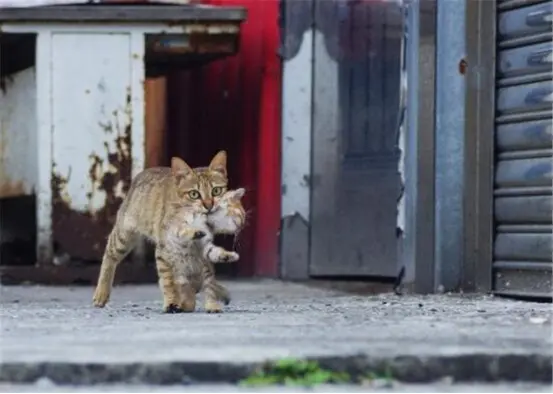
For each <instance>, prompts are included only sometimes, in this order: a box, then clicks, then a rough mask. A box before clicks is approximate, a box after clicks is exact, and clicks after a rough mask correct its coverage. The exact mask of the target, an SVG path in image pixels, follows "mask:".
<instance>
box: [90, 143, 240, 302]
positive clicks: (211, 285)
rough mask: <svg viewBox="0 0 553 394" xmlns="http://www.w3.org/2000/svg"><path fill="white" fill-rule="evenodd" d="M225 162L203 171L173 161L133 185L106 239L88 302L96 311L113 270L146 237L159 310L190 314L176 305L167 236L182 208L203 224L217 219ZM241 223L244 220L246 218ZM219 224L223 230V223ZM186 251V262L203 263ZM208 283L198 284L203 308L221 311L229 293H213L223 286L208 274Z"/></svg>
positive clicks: (219, 158) (222, 157) (220, 158)
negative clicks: (202, 293)
mask: <svg viewBox="0 0 553 394" xmlns="http://www.w3.org/2000/svg"><path fill="white" fill-rule="evenodd" d="M226 161H227V156H226V152H224V151H220V152H219V153H217V154H216V155H215V157H214V158H213V159H212V160H211V163H210V165H209V166H208V167H201V168H195V169H192V168H191V167H190V166H188V165H187V164H186V163H185V162H184V161H183V160H182V159H179V158H176V157H174V158H173V159H172V161H171V167H170V168H169V167H155V168H149V169H146V170H144V171H142V172H141V173H140V174H138V175H137V176H136V177H135V178H134V179H133V181H132V182H131V186H130V188H129V191H128V193H127V195H126V197H125V199H124V200H123V203H122V204H121V207H120V208H119V211H118V213H117V219H116V223H115V225H114V228H113V230H112V232H111V234H110V235H109V238H108V242H107V246H106V250H105V252H104V257H103V259H102V265H101V269H100V275H99V278H98V284H97V287H96V291H95V293H94V297H93V302H94V305H95V306H97V307H103V306H105V304H106V303H107V302H108V301H109V297H110V293H111V289H112V286H113V279H114V276H115V271H116V268H117V265H118V264H119V263H120V262H121V261H122V260H123V258H124V257H125V256H126V255H127V254H128V253H129V252H130V251H131V250H132V249H133V247H134V246H135V245H136V242H137V241H138V240H139V239H140V238H141V237H146V238H147V239H149V240H151V241H153V242H154V243H155V245H156V248H155V258H156V268H157V272H158V277H159V285H160V288H161V291H162V293H163V308H164V310H165V311H166V312H176V311H180V310H185V311H186V310H191V308H190V307H191V303H184V302H183V301H182V300H181V297H180V291H179V289H178V288H177V285H178V284H177V283H176V281H175V276H174V270H173V264H172V261H173V260H172V258H173V257H172V253H171V252H172V251H171V248H169V247H167V239H168V237H167V236H168V230H169V228H170V227H171V226H170V224H171V219H172V218H174V217H175V215H176V214H178V213H179V212H182V209H183V207H185V208H186V209H190V210H191V211H192V212H195V213H204V214H207V217H208V224H209V223H210V217H211V215H212V214H214V215H220V213H217V212H218V209H217V203H218V202H219V200H220V199H221V197H222V196H223V195H224V194H225V192H226V190H227V184H228V180H227V171H226ZM240 208H241V205H240ZM242 211H243V208H242ZM233 212H234V211H233ZM240 217H243V218H244V219H245V215H240ZM236 223H238V224H239V225H240V226H243V225H244V221H243V220H242V221H240V220H237V222H236ZM215 224H216V223H215ZM223 224H225V225H226V224H228V222H224V223H223ZM212 230H213V232H215V233H217V232H219V230H218V228H217V227H213V228H212ZM228 230H229V229H228V228H226V227H224V228H222V230H221V232H228ZM190 250H191V251H195V252H194V253H191V254H190V256H189V258H190V259H201V260H202V261H203V262H206V260H204V259H203V258H202V256H201V255H200V254H199V253H198V251H197V249H196V248H191V249H190ZM204 265H205V266H206V267H207V268H202V270H204V271H205V272H206V273H209V272H211V273H213V271H214V270H213V266H212V265H211V263H208V264H204ZM202 267H203V265H202ZM211 277H212V278H213V279H212V280H204V281H203V289H204V290H205V293H206V305H205V307H206V310H207V311H208V312H217V311H219V310H220V307H219V305H218V303H217V300H218V299H220V300H223V301H224V300H225V295H226V298H228V292H226V290H224V291H217V289H219V290H220V288H222V286H221V285H219V284H218V283H217V282H216V281H215V278H214V276H213V274H212V275H211ZM196 288H198V287H197V286H196ZM223 289H224V288H223ZM190 293H191V291H190ZM189 295H190V297H188V298H189V299H192V298H191V294H189Z"/></svg>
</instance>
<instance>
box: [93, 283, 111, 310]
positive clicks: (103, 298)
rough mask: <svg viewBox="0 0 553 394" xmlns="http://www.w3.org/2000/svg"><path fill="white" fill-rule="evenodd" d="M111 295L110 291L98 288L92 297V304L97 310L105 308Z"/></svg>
mask: <svg viewBox="0 0 553 394" xmlns="http://www.w3.org/2000/svg"><path fill="white" fill-rule="evenodd" d="M109 295H110V291H109V290H105V289H101V288H96V291H95V292H94V296H93V297H92V304H93V305H94V306H95V307H96V308H103V307H104V306H106V304H107V303H108V301H109Z"/></svg>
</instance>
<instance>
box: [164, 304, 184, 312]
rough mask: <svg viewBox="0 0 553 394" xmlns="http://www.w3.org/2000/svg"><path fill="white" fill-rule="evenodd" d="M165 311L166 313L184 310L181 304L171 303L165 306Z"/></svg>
mask: <svg viewBox="0 0 553 394" xmlns="http://www.w3.org/2000/svg"><path fill="white" fill-rule="evenodd" d="M163 312H165V313H183V312H184V310H182V309H181V308H180V307H179V306H177V305H175V304H169V305H168V306H166V307H165V308H163Z"/></svg>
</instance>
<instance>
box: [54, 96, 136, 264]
mask: <svg viewBox="0 0 553 394" xmlns="http://www.w3.org/2000/svg"><path fill="white" fill-rule="evenodd" d="M127 100H128V104H129V105H130V96H129V97H128V98H127ZM103 131H104V132H105V133H106V134H110V135H111V134H113V138H114V143H115V147H116V149H115V151H110V150H109V146H108V144H107V143H106V144H105V147H106V157H105V158H103V157H100V156H99V155H98V154H95V153H92V154H90V156H89V157H90V160H91V165H90V168H89V171H88V179H89V181H90V184H91V186H92V187H91V189H90V191H88V192H87V193H86V197H87V199H88V200H89V202H90V204H89V206H90V207H92V209H89V210H87V211H80V210H77V209H74V207H72V205H71V200H70V199H69V197H68V195H67V193H66V186H67V183H68V180H67V179H66V178H64V177H63V176H62V175H60V174H58V173H57V172H56V171H55V170H54V169H53V171H52V207H53V233H54V242H55V243H56V242H57V243H58V244H60V246H61V248H62V249H63V251H64V252H65V253H68V254H69V255H71V256H78V257H80V258H83V259H90V260H95V259H99V258H101V257H102V253H103V250H104V248H105V241H106V239H107V235H108V234H109V232H110V231H111V229H112V227H113V225H114V224H115V218H116V215H117V210H118V209H119V206H120V205H121V202H122V201H123V198H124V196H125V194H126V193H127V191H128V190H129V186H130V182H131V165H132V159H131V155H130V146H131V125H127V127H126V128H125V130H124V132H123V133H122V134H120V133H118V132H117V133H115V134H114V131H113V125H112V124H106V125H103ZM106 166H107V168H109V170H108V171H106V170H105V168H106ZM54 168H55V163H54ZM97 192H104V194H105V199H104V202H103V204H102V205H101V206H100V207H94V204H93V203H92V199H93V198H94V195H95V194H96V193H97Z"/></svg>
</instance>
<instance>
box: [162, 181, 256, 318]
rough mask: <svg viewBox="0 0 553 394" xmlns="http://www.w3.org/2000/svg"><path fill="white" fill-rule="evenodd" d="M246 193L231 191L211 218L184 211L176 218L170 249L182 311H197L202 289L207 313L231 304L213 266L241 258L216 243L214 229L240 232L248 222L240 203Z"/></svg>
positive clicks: (169, 232)
mask: <svg viewBox="0 0 553 394" xmlns="http://www.w3.org/2000/svg"><path fill="white" fill-rule="evenodd" d="M244 193H245V190H244V189H237V190H229V191H227V192H226V193H225V194H224V195H223V196H222V197H221V199H219V201H218V202H217V204H216V206H215V207H214V209H213V213H211V214H210V215H205V214H203V213H197V212H193V211H191V210H190V209H183V210H180V211H178V213H176V215H175V216H174V217H173V218H172V224H171V225H170V229H169V231H168V238H167V245H166V249H168V250H170V251H171V253H172V256H173V258H172V263H173V269H174V277H175V281H176V283H177V288H178V289H179V290H180V291H181V294H180V302H179V307H180V308H181V309H183V310H185V311H192V310H194V309H195V301H196V293H198V292H200V291H201V290H204V291H205V297H206V304H208V305H206V310H208V311H209V312H218V311H219V310H220V307H219V306H218V304H217V302H216V301H217V300H219V301H222V302H224V303H225V304H228V303H229V302H230V296H229V294H228V292H227V290H226V289H225V288H224V287H223V286H221V285H220V284H219V283H218V282H217V281H216V280H215V276H214V275H215V270H214V268H213V263H226V262H233V261H236V260H238V258H239V256H238V254H237V253H235V252H229V251H227V250H225V249H224V248H221V247H219V246H217V245H215V244H213V233H212V232H211V228H215V229H217V230H218V231H219V232H225V233H237V232H239V231H240V229H241V228H242V226H243V225H244V222H245V212H244V209H243V207H242V204H241V203H240V199H241V198H242V197H243V195H244ZM200 256H201V257H200Z"/></svg>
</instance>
